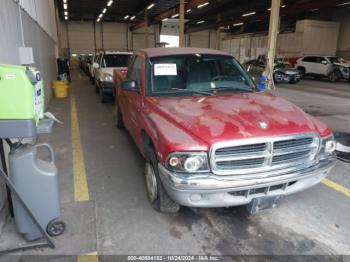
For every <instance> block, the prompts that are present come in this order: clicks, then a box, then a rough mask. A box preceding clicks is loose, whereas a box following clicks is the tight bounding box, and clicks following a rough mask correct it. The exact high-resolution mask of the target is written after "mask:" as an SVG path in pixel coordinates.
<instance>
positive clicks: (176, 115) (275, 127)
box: [148, 93, 331, 146]
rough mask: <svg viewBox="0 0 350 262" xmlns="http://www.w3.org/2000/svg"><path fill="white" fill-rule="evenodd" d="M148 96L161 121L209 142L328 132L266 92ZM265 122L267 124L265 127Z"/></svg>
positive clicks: (326, 133) (283, 101)
mask: <svg viewBox="0 0 350 262" xmlns="http://www.w3.org/2000/svg"><path fill="white" fill-rule="evenodd" d="M148 99H149V102H150V103H149V104H150V106H152V107H154V108H153V110H152V111H153V112H154V113H156V114H158V115H159V116H161V118H162V119H163V120H162V124H163V125H164V124H165V123H169V124H168V125H169V126H173V128H175V127H176V128H180V129H182V130H181V133H186V135H187V134H188V135H190V136H191V137H193V138H194V139H196V140H197V141H198V140H201V141H203V142H205V143H206V144H207V145H208V146H210V145H211V144H212V143H215V142H220V141H227V140H234V139H241V138H250V137H264V136H274V135H284V134H295V133H303V132H318V133H320V134H321V136H324V135H328V134H329V133H331V130H330V129H329V128H328V127H327V126H326V125H324V124H323V123H321V122H319V121H318V120H316V119H314V118H313V117H311V116H310V115H308V114H306V113H305V112H303V111H302V110H301V109H300V108H299V107H297V106H295V105H294V104H292V103H290V102H288V101H286V100H285V99H283V98H279V97H276V96H274V95H272V94H268V93H244V94H229V95H220V96H211V97H173V98H164V97H149V98H148ZM164 120H166V122H164ZM264 123H266V124H267V125H268V126H267V128H265V129H264V128H263V127H262V126H263V125H264ZM155 124H157V123H155ZM172 130H173V129H172ZM174 131H176V130H174ZM176 139H177V140H178V139H179V138H176Z"/></svg>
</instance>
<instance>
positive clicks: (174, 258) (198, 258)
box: [128, 255, 220, 261]
mask: <svg viewBox="0 0 350 262" xmlns="http://www.w3.org/2000/svg"><path fill="white" fill-rule="evenodd" d="M128 261H220V258H219V257H218V256H206V255H199V256H174V255H172V256H128Z"/></svg>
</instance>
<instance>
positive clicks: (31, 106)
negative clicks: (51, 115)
mask: <svg viewBox="0 0 350 262" xmlns="http://www.w3.org/2000/svg"><path fill="white" fill-rule="evenodd" d="M43 107H44V88H43V81H42V78H41V74H40V72H39V71H37V70H36V69H35V68H33V67H26V66H14V65H0V137H8V138H19V137H35V136H36V135H37V134H38V127H40V125H42V123H40V120H41V119H43Z"/></svg>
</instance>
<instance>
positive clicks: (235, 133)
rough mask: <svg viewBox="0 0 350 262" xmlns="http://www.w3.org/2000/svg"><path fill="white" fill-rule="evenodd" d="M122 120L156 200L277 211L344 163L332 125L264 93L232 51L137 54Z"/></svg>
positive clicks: (161, 204) (160, 205) (169, 206)
mask: <svg viewBox="0 0 350 262" xmlns="http://www.w3.org/2000/svg"><path fill="white" fill-rule="evenodd" d="M117 90H118V95H117V104H116V113H117V117H116V118H117V126H118V127H119V128H122V127H125V128H126V129H127V130H128V132H129V133H130V135H131V136H132V137H133V139H134V141H135V143H136V145H137V147H138V148H139V150H140V151H141V153H142V154H143V156H144V157H145V159H146V165H145V180H146V188H147V193H148V198H149V200H150V203H151V205H152V206H153V207H154V208H155V209H156V210H158V211H161V212H176V211H178V210H179V208H180V205H183V206H190V207H229V206H239V205H248V209H249V211H250V212H257V211H258V210H261V209H266V208H271V207H276V206H277V205H278V203H279V201H280V199H281V197H282V196H285V195H289V194H293V193H296V192H299V191H302V190H305V189H307V188H310V187H312V186H314V185H316V184H318V183H319V182H320V181H321V180H323V179H324V178H325V177H326V176H327V174H328V173H329V171H330V170H331V168H332V167H333V166H334V164H335V158H336V157H335V146H336V144H335V141H334V137H333V134H332V130H331V129H330V128H329V127H327V126H326V125H325V124H323V123H322V122H320V121H319V120H316V119H315V118H313V117H311V116H310V115H308V114H306V113H305V112H303V111H302V110H301V109H300V108H298V107H297V106H295V105H294V104H292V103H290V102H288V101H286V100H284V99H282V98H279V97H277V96H275V95H272V94H269V93H267V92H259V91H258V90H257V87H256V85H255V84H254V83H253V81H252V79H251V77H249V75H248V73H247V72H246V71H245V70H244V69H243V67H242V66H241V65H240V64H239V63H238V62H237V61H236V60H235V59H234V58H233V57H232V56H231V55H230V54H228V53H225V52H222V51H217V50H207V49H195V48H154V49H145V50H141V51H139V52H138V53H136V54H135V55H134V56H133V58H132V60H131V63H130V65H129V70H128V75H127V78H126V80H125V81H124V82H122V84H121V88H118V89H117Z"/></svg>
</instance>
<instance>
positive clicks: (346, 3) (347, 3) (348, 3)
mask: <svg viewBox="0 0 350 262" xmlns="http://www.w3.org/2000/svg"><path fill="white" fill-rule="evenodd" d="M343 5H350V2H345V3H342V4H339V5H337V6H343Z"/></svg>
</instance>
